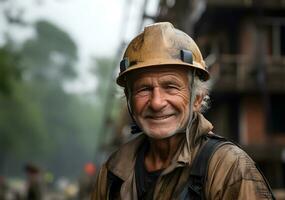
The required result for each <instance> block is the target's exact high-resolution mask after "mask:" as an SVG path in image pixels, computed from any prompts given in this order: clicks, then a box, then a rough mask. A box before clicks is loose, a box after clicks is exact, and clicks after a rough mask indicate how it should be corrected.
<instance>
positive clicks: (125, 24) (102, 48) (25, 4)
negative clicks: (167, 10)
mask: <svg viewBox="0 0 285 200" xmlns="http://www.w3.org/2000/svg"><path fill="white" fill-rule="evenodd" d="M143 2H144V0H9V1H7V3H8V4H10V6H13V7H15V8H24V10H25V12H24V19H25V20H26V21H28V22H33V21H35V20H38V19H40V18H44V19H48V20H49V21H51V22H53V23H54V24H56V25H58V26H59V27H60V28H61V29H63V30H65V31H66V32H67V33H68V34H69V35H70V36H71V37H72V38H73V40H74V41H75V43H76V44H77V47H78V50H79V56H80V62H81V63H80V67H81V68H80V69H78V70H79V71H80V73H81V75H82V77H81V80H79V81H78V83H77V85H75V86H74V87H79V88H74V90H80V89H83V88H82V87H85V89H87V90H89V89H91V88H90V87H94V82H92V81H90V78H92V77H91V76H90V74H88V71H87V70H86V68H87V67H88V65H89V63H88V62H89V61H90V56H91V55H92V56H96V57H101V56H114V55H115V54H116V52H117V50H118V48H119V44H120V42H121V40H122V39H124V40H127V41H128V40H130V39H131V38H132V37H133V36H134V35H135V34H136V33H137V32H138V31H139V30H138V22H139V20H140V16H141V9H140V8H141V5H142V3H143ZM149 2H150V3H149V6H148V7H149V8H148V10H149V12H155V5H156V2H157V0H150V1H149ZM0 9H1V8H0ZM15 10H16V9H15ZM126 15H127V16H128V18H126ZM5 25H7V24H5V23H4V21H3V20H2V21H1V17H0V29H3V28H4V29H5ZM12 32H14V33H15V37H16V38H19V39H20V40H21V39H23V38H25V37H28V36H29V35H31V34H32V33H31V30H26V31H24V30H21V32H20V33H21V34H19V31H17V30H16V31H15V30H14V31H12ZM1 39H3V38H0V44H1V42H3V41H1ZM87 80H89V81H87Z"/></svg>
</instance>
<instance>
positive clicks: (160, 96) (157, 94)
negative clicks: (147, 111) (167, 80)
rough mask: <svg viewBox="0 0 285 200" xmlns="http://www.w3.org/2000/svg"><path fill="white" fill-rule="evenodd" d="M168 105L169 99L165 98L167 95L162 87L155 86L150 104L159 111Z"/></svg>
mask: <svg viewBox="0 0 285 200" xmlns="http://www.w3.org/2000/svg"><path fill="white" fill-rule="evenodd" d="M166 105H167V101H166V99H165V95H164V93H163V91H162V90H161V88H159V87H155V88H154V89H153V92H152V95H151V99H150V106H151V108H152V109H153V110H154V111H159V110H161V109H162V108H164V107H165V106H166Z"/></svg>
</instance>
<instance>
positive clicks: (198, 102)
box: [193, 95, 204, 112]
mask: <svg viewBox="0 0 285 200" xmlns="http://www.w3.org/2000/svg"><path fill="white" fill-rule="evenodd" d="M203 99H204V95H197V96H196V98H195V101H194V104H193V109H194V111H195V112H197V111H198V112H199V111H200V109H201V106H202V101H203Z"/></svg>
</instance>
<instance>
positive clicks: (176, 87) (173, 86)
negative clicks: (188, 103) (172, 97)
mask: <svg viewBox="0 0 285 200" xmlns="http://www.w3.org/2000/svg"><path fill="white" fill-rule="evenodd" d="M166 88H167V89H176V90H178V89H179V87H178V86H176V85H167V87H166Z"/></svg>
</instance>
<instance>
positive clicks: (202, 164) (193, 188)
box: [180, 134, 232, 200]
mask: <svg viewBox="0 0 285 200" xmlns="http://www.w3.org/2000/svg"><path fill="white" fill-rule="evenodd" d="M206 138H208V140H207V141H206V143H205V144H204V145H203V146H202V148H201V149H200V150H199V152H198V153H197V155H196V156H195V158H194V160H193V162H192V167H191V171H190V175H189V179H188V180H189V181H188V183H187V184H186V186H185V188H184V189H183V191H182V193H181V198H180V199H183V200H184V199H190V198H191V200H192V199H193V200H198V199H205V195H204V184H205V180H206V176H207V170H208V166H209V162H210V160H211V157H212V155H213V154H214V152H215V151H216V150H217V149H218V147H220V146H222V145H225V144H232V143H231V142H229V141H227V140H226V139H225V138H223V137H220V136H218V135H210V134H208V135H206Z"/></svg>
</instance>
